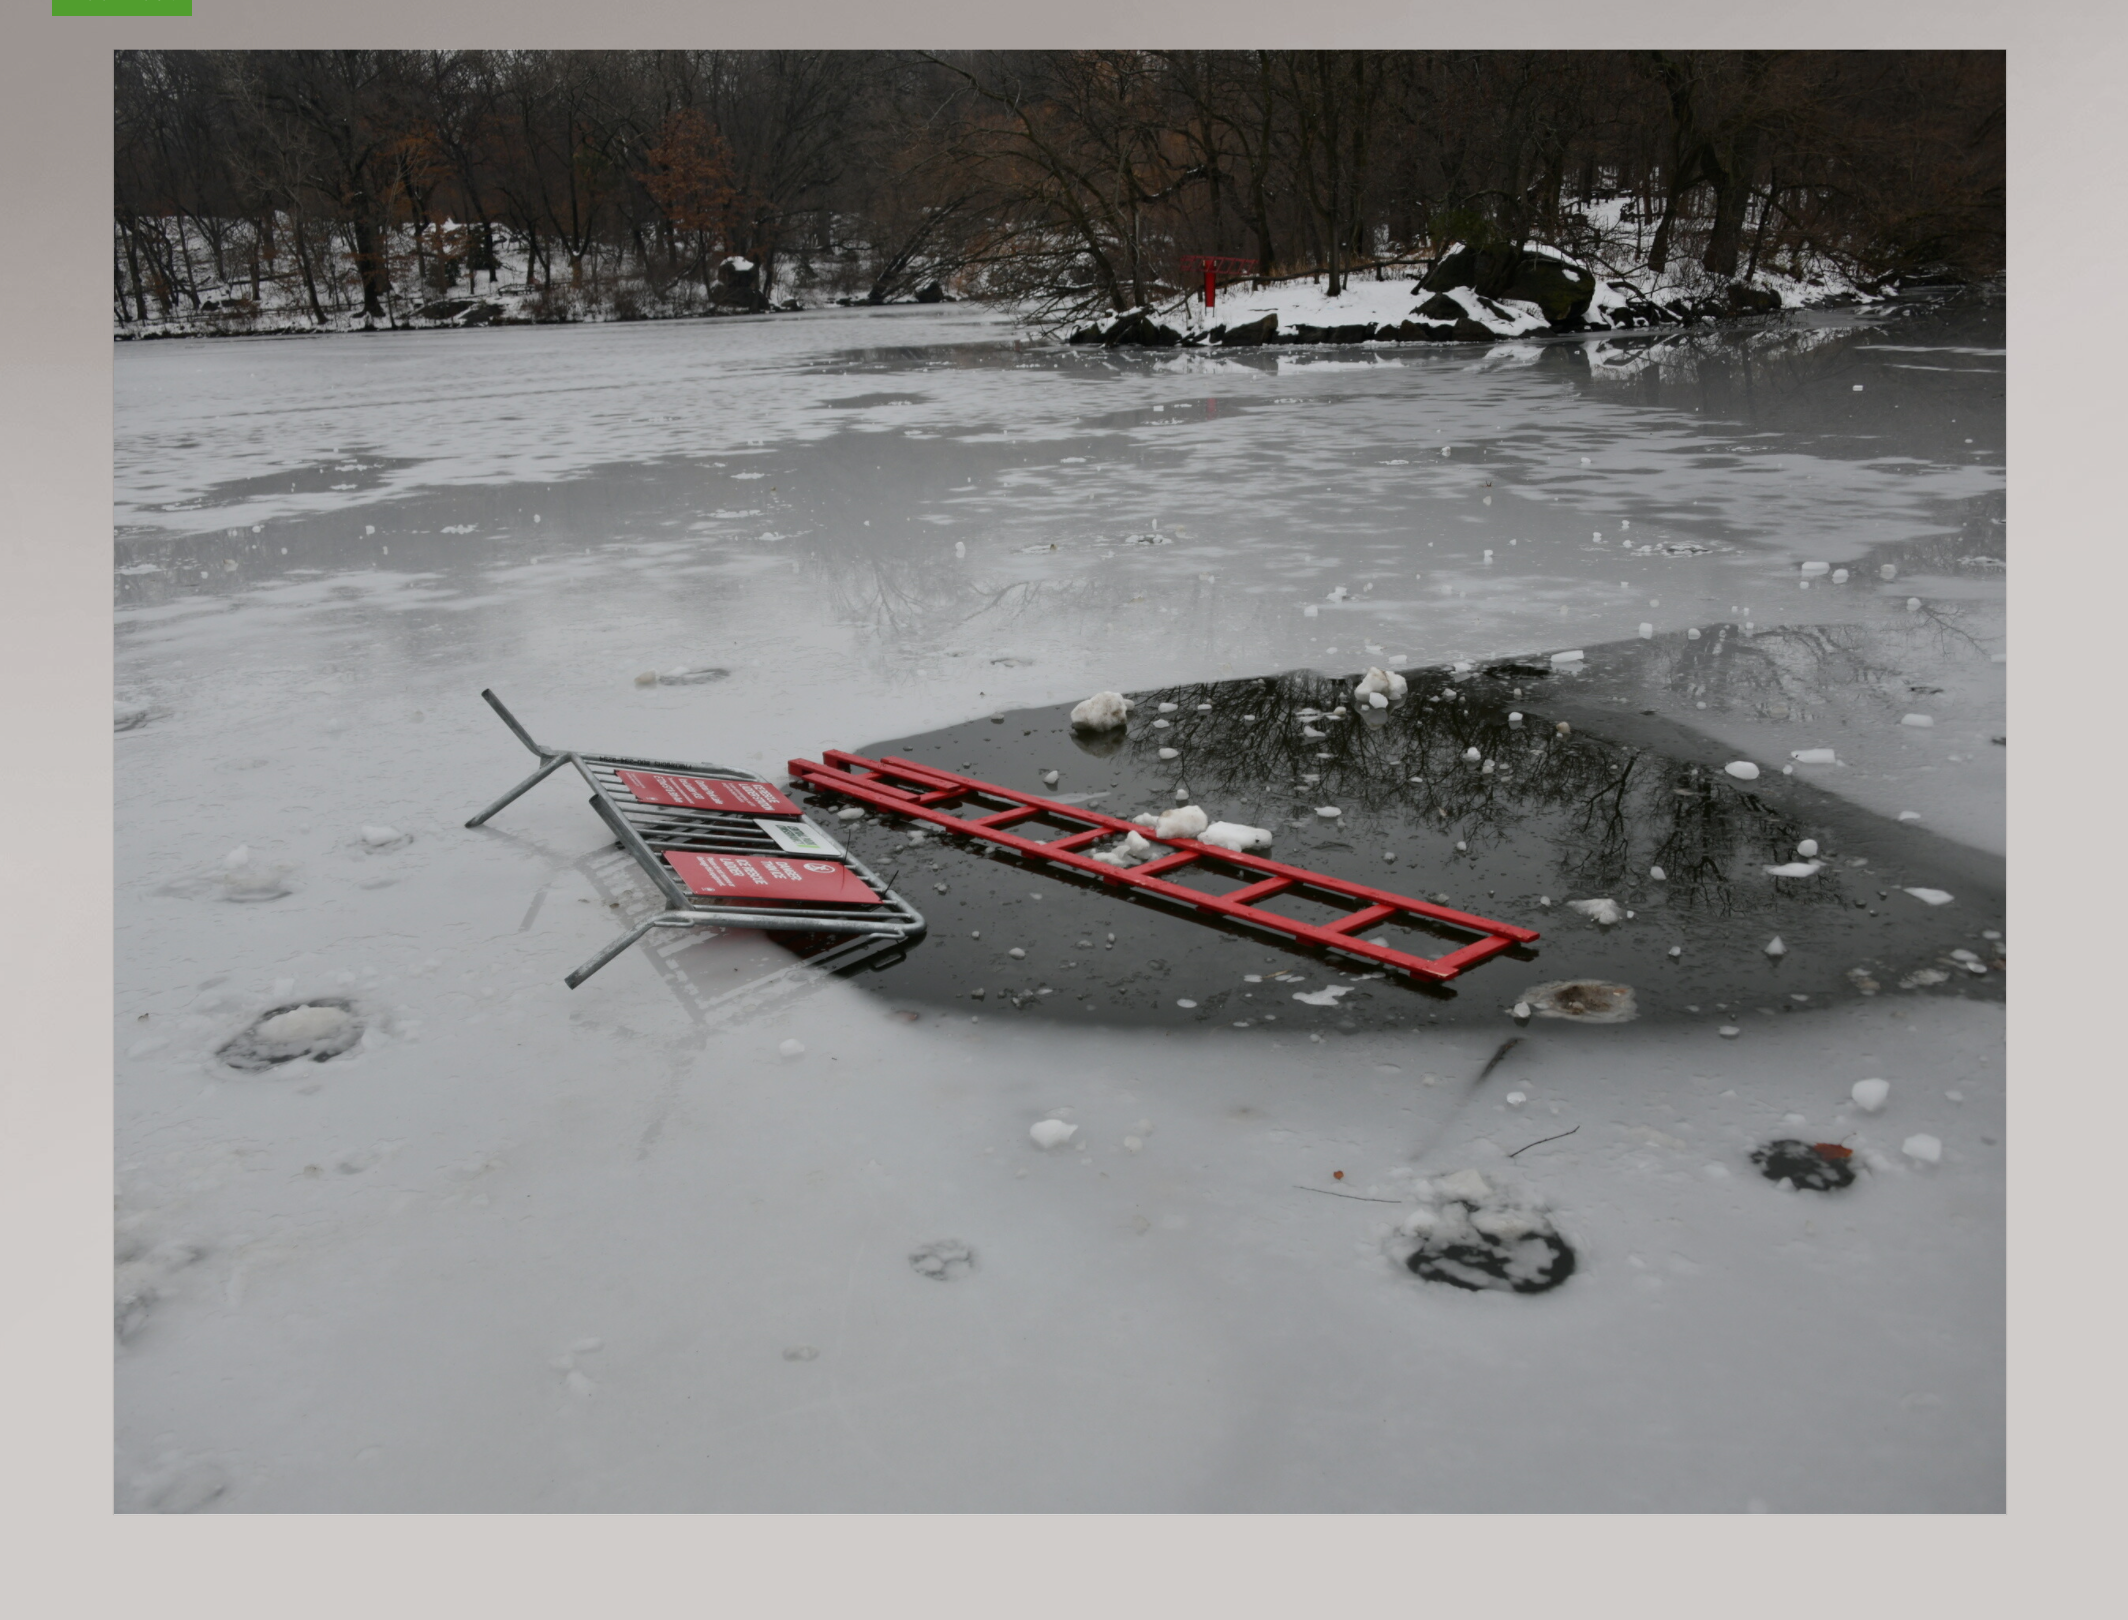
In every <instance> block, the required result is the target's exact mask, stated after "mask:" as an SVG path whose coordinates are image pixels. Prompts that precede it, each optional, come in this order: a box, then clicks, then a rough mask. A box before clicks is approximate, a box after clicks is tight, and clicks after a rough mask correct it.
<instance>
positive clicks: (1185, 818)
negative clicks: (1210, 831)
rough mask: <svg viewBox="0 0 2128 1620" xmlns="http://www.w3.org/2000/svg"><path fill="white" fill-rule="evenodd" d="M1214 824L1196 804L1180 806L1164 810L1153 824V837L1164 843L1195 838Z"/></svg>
mask: <svg viewBox="0 0 2128 1620" xmlns="http://www.w3.org/2000/svg"><path fill="white" fill-rule="evenodd" d="M1211 824H1212V818H1211V817H1210V816H1208V815H1206V814H1205V813H1204V811H1203V810H1202V809H1200V808H1199V807H1198V806H1196V805H1194V804H1184V805H1178V806H1176V807H1175V808H1174V809H1172V810H1164V811H1162V812H1161V814H1160V819H1159V820H1158V821H1157V822H1155V823H1154V824H1153V836H1154V837H1155V838H1158V839H1161V840H1163V841H1165V840H1167V839H1170V838H1195V837H1196V836H1197V835H1198V834H1199V833H1201V832H1203V831H1204V830H1205V828H1207V827H1209V826H1210V825H1211Z"/></svg>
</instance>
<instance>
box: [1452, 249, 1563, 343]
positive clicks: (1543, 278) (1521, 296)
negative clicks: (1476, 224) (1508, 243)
mask: <svg viewBox="0 0 2128 1620" xmlns="http://www.w3.org/2000/svg"><path fill="white" fill-rule="evenodd" d="M1456 287H1468V288H1470V289H1471V291H1473V292H1475V293H1477V294H1478V295H1479V296H1480V297H1481V298H1511V299H1516V300H1518V301H1520V302H1523V303H1530V304H1535V305H1536V306H1537V307H1538V308H1539V309H1541V310H1543V311H1544V318H1545V319H1546V320H1548V321H1550V322H1552V323H1553V324H1554V325H1559V324H1562V323H1564V322H1568V321H1575V320H1579V319H1580V318H1581V317H1582V316H1584V315H1586V314H1587V313H1588V308H1589V300H1590V299H1592V298H1594V297H1595V296H1596V278H1595V276H1594V275H1592V274H1591V273H1590V272H1588V271H1587V270H1584V269H1582V268H1581V266H1579V265H1577V264H1569V263H1567V262H1566V261H1565V260H1564V259H1555V258H1553V257H1552V256H1551V255H1550V254H1548V253H1537V252H1534V251H1531V250H1530V249H1527V248H1512V247H1486V248H1460V249H1458V250H1457V251H1456V252H1454V253H1451V254H1449V255H1448V256H1447V257H1446V258H1445V259H1443V260H1441V262H1440V263H1439V264H1436V265H1435V266H1434V267H1433V268H1432V269H1431V270H1429V271H1428V272H1427V273H1426V276H1425V279H1424V280H1422V281H1421V282H1420V283H1419V285H1418V289H1417V290H1418V291H1420V292H1431V293H1444V292H1447V291H1449V290H1450V289H1452V288H1456ZM1420 313H1422V314H1423V313H1425V311H1424V309H1423V307H1422V308H1421V311H1420Z"/></svg>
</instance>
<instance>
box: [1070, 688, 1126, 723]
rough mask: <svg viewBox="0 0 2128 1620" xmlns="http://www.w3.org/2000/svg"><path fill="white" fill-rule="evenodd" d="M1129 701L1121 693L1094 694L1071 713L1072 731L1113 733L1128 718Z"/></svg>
mask: <svg viewBox="0 0 2128 1620" xmlns="http://www.w3.org/2000/svg"><path fill="white" fill-rule="evenodd" d="M1130 711H1131V703H1130V699H1129V698H1127V697H1125V696H1124V695H1123V694H1122V693H1121V692H1096V693H1095V694H1094V695H1093V696H1092V697H1090V698H1088V699H1087V700H1086V701H1085V702H1084V703H1081V704H1079V705H1078V706H1077V707H1076V708H1074V709H1073V710H1072V711H1071V725H1072V729H1073V730H1074V731H1114V730H1115V729H1116V728H1117V727H1118V726H1120V725H1122V724H1123V723H1124V722H1125V721H1126V720H1127V719H1128V718H1129V717H1130Z"/></svg>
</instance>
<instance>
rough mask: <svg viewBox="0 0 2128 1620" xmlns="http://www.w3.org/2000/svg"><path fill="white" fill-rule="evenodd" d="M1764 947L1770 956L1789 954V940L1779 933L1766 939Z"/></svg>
mask: <svg viewBox="0 0 2128 1620" xmlns="http://www.w3.org/2000/svg"><path fill="white" fill-rule="evenodd" d="M1762 948H1763V949H1764V951H1765V952H1766V954H1767V955H1768V956H1786V955H1787V954H1788V942H1787V941H1786V940H1784V939H1782V938H1781V936H1780V935H1779V934H1775V935H1774V936H1773V938H1771V939H1769V940H1768V941H1766V943H1765V945H1764V946H1763V947H1762Z"/></svg>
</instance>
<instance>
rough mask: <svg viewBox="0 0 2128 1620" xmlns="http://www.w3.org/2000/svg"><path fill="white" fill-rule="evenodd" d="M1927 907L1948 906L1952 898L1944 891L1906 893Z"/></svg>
mask: <svg viewBox="0 0 2128 1620" xmlns="http://www.w3.org/2000/svg"><path fill="white" fill-rule="evenodd" d="M1906 892H1907V893H1908V894H1910V895H1912V896H1913V897H1914V898H1915V899H1916V900H1919V901H1920V902H1921V903H1922V904H1923V905H1925V906H1947V905H1949V904H1950V903H1951V897H1950V895H1949V894H1948V893H1946V892H1945V891H1944V890H1942V889H1908V890H1907V891H1906Z"/></svg>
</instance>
